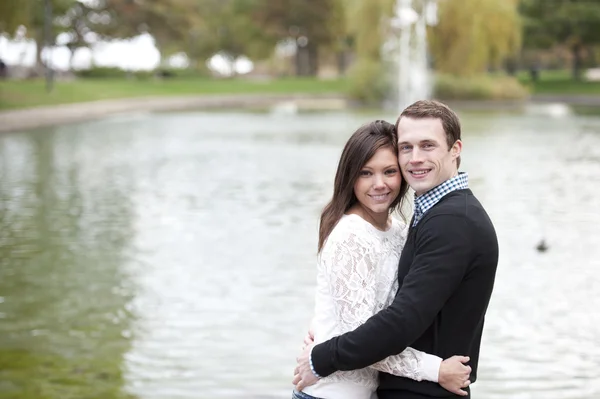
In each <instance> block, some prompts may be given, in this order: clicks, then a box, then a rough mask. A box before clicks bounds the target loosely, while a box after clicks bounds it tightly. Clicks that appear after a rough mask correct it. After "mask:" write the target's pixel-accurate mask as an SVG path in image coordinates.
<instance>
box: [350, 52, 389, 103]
mask: <svg viewBox="0 0 600 399" xmlns="http://www.w3.org/2000/svg"><path fill="white" fill-rule="evenodd" d="M348 76H349V77H350V88H349V90H348V94H349V95H350V97H351V98H353V99H355V100H358V101H360V102H363V103H367V104H373V103H377V102H380V101H381V100H382V99H384V98H385V95H386V94H387V93H386V84H385V78H384V76H385V74H384V73H383V67H382V66H381V64H380V63H379V62H376V61H371V60H366V59H364V60H359V61H357V62H356V64H354V65H353V66H352V67H351V69H350V71H349V73H348Z"/></svg>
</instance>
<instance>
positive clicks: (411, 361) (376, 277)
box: [319, 215, 424, 389]
mask: <svg viewBox="0 0 600 399" xmlns="http://www.w3.org/2000/svg"><path fill="white" fill-rule="evenodd" d="M406 235H407V227H406V226H405V225H404V224H401V223H400V222H398V221H394V224H393V225H392V228H391V230H390V231H388V232H380V231H377V230H375V228H374V227H373V226H371V225H370V224H368V223H367V222H366V221H364V220H362V219H360V218H359V217H358V216H356V215H350V216H347V217H345V218H344V219H342V220H341V221H340V222H339V223H338V225H337V226H336V227H335V229H334V230H333V231H332V233H331V234H330V236H329V238H328V240H327V242H326V243H325V246H324V248H323V250H322V252H321V255H320V258H319V268H321V269H322V270H321V272H322V273H321V275H323V276H325V278H326V279H328V281H327V285H328V287H329V289H330V292H329V294H330V296H331V299H332V301H333V304H334V308H335V315H336V331H335V334H334V335H341V334H343V333H345V332H348V331H352V330H354V329H356V328H357V327H358V326H360V325H361V324H363V323H364V322H365V321H366V320H367V319H368V318H369V317H371V316H373V315H374V314H375V313H377V312H379V311H380V310H382V309H383V308H385V307H387V306H389V305H390V304H391V303H392V301H393V299H394V296H395V294H396V291H397V290H398V278H397V277H398V276H397V274H398V261H399V258H400V252H401V250H402V248H403V247H404V243H405V241H406ZM423 355H424V353H423V352H420V351H417V350H414V349H412V348H407V349H406V350H405V351H404V352H402V353H401V354H399V355H395V356H390V357H388V358H386V359H384V360H382V361H380V362H378V363H376V364H374V365H373V366H371V367H369V368H365V369H360V370H353V371H338V372H336V373H334V374H332V375H331V376H329V377H326V378H325V379H324V380H327V381H352V382H354V383H358V384H361V385H364V386H367V387H369V388H371V389H376V388H377V385H378V381H377V371H378V370H379V371H384V372H386V373H390V374H394V375H399V376H403V377H408V378H412V379H414V380H417V381H421V379H422V375H421V373H420V368H421V367H420V366H421V358H422V356H423Z"/></svg>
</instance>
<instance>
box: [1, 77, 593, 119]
mask: <svg viewBox="0 0 600 399" xmlns="http://www.w3.org/2000/svg"><path fill="white" fill-rule="evenodd" d="M517 80H518V81H519V82H520V83H521V84H522V85H524V86H525V87H527V89H528V91H529V92H530V93H531V94H554V95H562V94H564V95H598V96H599V97H600V82H587V81H580V82H577V81H574V80H572V78H571V75H570V72H569V71H542V72H541V73H540V79H539V80H538V81H537V82H532V81H531V79H530V77H529V74H528V73H527V72H526V71H525V72H521V73H519V74H518V76H517ZM517 80H515V79H510V78H506V77H499V76H491V75H488V76H481V77H478V78H469V79H460V78H455V77H448V76H445V77H441V78H438V79H437V83H436V86H437V87H436V89H435V91H436V93H437V96H438V97H439V98H442V99H460V100H475V99H476V100H495V99H512V98H520V97H522V95H521V94H520V92H521V91H522V90H521V87H520V86H519V85H518V84H516V82H517ZM236 93H240V94H242V93H243V94H252V93H265V94H268V93H305V94H328V93H332V94H342V95H345V94H348V93H349V82H348V80H346V79H335V80H318V79H315V78H286V79H273V80H265V81H259V80H248V79H209V78H186V77H178V78H172V79H165V80H153V79H147V80H135V79H132V80H127V79H123V78H104V79H78V80H74V81H70V82H57V83H56V84H55V88H54V91H53V92H52V93H50V94H48V93H46V91H45V82H44V81H43V80H28V81H0V110H8V109H18V108H27V107H35V106H40V105H55V104H68V103H77V102H84V101H95V100H105V99H114V98H128V97H144V96H183V95H204V94H236Z"/></svg>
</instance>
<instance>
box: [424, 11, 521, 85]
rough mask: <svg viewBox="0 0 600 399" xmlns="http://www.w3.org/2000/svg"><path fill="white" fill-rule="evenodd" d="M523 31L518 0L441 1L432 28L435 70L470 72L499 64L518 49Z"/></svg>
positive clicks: (473, 72) (470, 73)
mask: <svg viewBox="0 0 600 399" xmlns="http://www.w3.org/2000/svg"><path fill="white" fill-rule="evenodd" d="M474 10H475V11H474ZM520 31H521V22H520V17H519V14H518V9H517V0H502V1H498V0H461V1H444V2H440V3H439V23H438V25H437V26H435V27H432V28H431V29H430V30H429V32H430V35H429V37H430V47H431V52H432V54H433V58H434V62H435V66H436V70H438V71H440V72H442V73H449V74H453V75H457V76H471V75H476V74H480V73H483V72H485V71H486V69H487V68H488V67H490V66H496V67H497V66H499V65H500V63H501V62H502V61H503V60H504V59H505V58H506V57H507V56H510V55H513V54H515V53H516V52H517V51H518V50H519V48H520V45H521V36H520Z"/></svg>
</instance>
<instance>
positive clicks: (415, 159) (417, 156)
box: [410, 148, 423, 163]
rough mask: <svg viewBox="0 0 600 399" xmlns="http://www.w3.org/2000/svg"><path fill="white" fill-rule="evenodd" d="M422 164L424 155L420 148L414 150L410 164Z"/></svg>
mask: <svg viewBox="0 0 600 399" xmlns="http://www.w3.org/2000/svg"><path fill="white" fill-rule="evenodd" d="M421 162H423V153H422V152H421V151H420V150H419V149H418V148H414V149H413V150H412V152H411V154H410V163H421Z"/></svg>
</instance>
